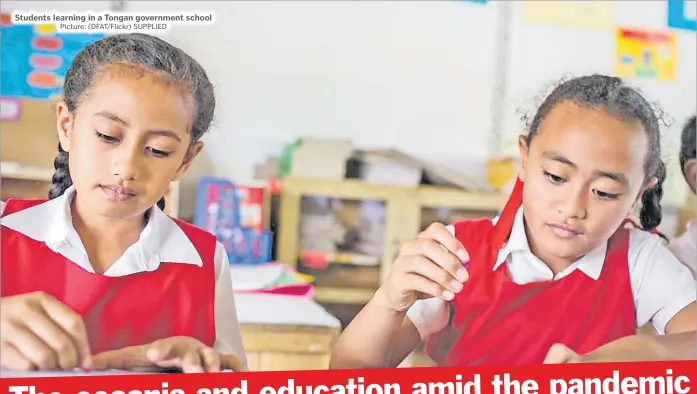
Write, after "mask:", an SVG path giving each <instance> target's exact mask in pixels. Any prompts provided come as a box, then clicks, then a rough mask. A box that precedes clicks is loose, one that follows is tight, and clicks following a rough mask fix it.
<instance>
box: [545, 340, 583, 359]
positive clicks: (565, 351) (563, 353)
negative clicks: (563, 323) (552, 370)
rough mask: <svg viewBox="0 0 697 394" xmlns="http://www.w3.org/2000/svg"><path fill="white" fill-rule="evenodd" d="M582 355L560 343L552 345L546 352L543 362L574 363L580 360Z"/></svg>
mask: <svg viewBox="0 0 697 394" xmlns="http://www.w3.org/2000/svg"><path fill="white" fill-rule="evenodd" d="M582 360H583V357H582V356H581V355H580V354H578V353H576V352H575V351H573V350H571V349H570V348H569V347H567V346H566V345H562V344H560V343H558V344H555V345H552V347H551V348H549V351H548V352H547V357H545V361H544V364H574V363H580V362H582Z"/></svg>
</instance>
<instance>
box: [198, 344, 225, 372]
mask: <svg viewBox="0 0 697 394" xmlns="http://www.w3.org/2000/svg"><path fill="white" fill-rule="evenodd" d="M199 354H200V355H201V360H202V364H203V368H204V370H205V371H206V372H220V366H221V361H220V357H218V352H216V351H215V349H213V348H210V347H203V348H200V349H199Z"/></svg>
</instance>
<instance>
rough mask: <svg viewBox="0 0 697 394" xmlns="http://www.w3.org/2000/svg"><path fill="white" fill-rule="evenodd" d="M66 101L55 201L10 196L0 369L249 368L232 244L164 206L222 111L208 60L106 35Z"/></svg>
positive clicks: (136, 38)
mask: <svg viewBox="0 0 697 394" xmlns="http://www.w3.org/2000/svg"><path fill="white" fill-rule="evenodd" d="M56 108H57V130H58V138H59V141H60V144H59V147H58V155H57V157H56V159H55V168H56V171H55V173H54V175H53V185H52V188H51V191H50V194H49V200H47V201H46V200H20V199H10V200H8V201H6V202H5V203H4V204H3V207H2V208H3V212H2V238H1V245H2V256H1V257H2V266H1V268H2V287H1V291H2V305H0V317H1V320H2V322H1V323H2V326H1V327H0V336H1V338H0V343H1V345H2V348H1V350H0V358H1V361H2V367H3V368H5V369H11V370H33V369H41V370H57V369H72V368H75V367H81V368H85V369H90V368H119V369H130V368H146V369H147V368H172V367H174V368H181V369H182V370H184V371H185V372H196V371H204V370H205V371H217V370H220V369H221V368H232V369H243V368H244V365H245V357H244V350H243V348H242V345H241V340H240V333H239V330H238V327H237V317H236V312H235V304H234V298H233V293H232V284H231V278H230V272H229V267H228V262H227V256H226V254H225V251H224V249H223V247H222V245H221V244H220V243H218V242H217V241H216V239H215V237H214V236H212V235H210V234H208V233H207V232H205V231H203V230H200V229H198V228H195V227H194V226H192V225H189V224H186V223H184V222H181V221H179V220H176V219H172V218H170V217H169V216H167V215H166V214H164V212H163V211H162V209H163V208H164V199H163V196H164V195H165V194H166V192H167V189H168V187H169V185H170V183H171V182H172V181H175V180H178V179H179V178H181V176H182V175H183V174H184V173H185V172H186V171H187V169H188V168H189V166H190V164H191V162H192V160H193V159H194V157H195V156H196V155H197V154H198V153H199V152H200V151H201V149H202V148H203V143H202V142H201V141H200V138H201V137H202V136H203V134H204V133H206V132H207V131H208V128H209V126H210V124H211V120H212V118H213V113H214V110H215V96H214V91H213V86H212V85H211V83H210V81H209V80H208V77H207V75H206V73H205V71H204V70H203V68H202V67H201V66H200V65H199V64H198V63H197V62H196V61H195V60H194V59H192V58H191V57H189V56H188V55H187V54H186V53H184V52H183V51H181V50H180V49H178V48H175V47H173V46H171V45H169V44H168V43H166V42H165V41H163V40H160V39H158V38H155V37H152V36H148V35H144V34H124V35H115V36H110V37H107V38H104V39H102V40H99V41H97V42H95V43H93V44H92V45H90V46H88V47H87V48H85V49H84V50H83V51H82V52H80V53H79V54H78V55H77V57H76V58H75V60H74V62H73V64H72V65H71V67H70V69H69V71H68V73H67V76H66V78H65V83H64V97H63V101H61V102H60V103H59V104H57V107H56Z"/></svg>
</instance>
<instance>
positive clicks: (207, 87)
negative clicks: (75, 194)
mask: <svg viewBox="0 0 697 394" xmlns="http://www.w3.org/2000/svg"><path fill="white" fill-rule="evenodd" d="M113 65H121V66H126V67H130V68H132V69H134V70H141V71H142V72H143V73H147V72H156V73H158V74H164V75H166V81H163V82H166V83H168V84H173V85H179V86H182V87H184V88H186V89H187V90H188V92H189V93H190V94H191V97H192V98H193V99H194V100H195V102H196V115H195V118H194V120H193V122H192V127H191V130H190V132H191V141H192V143H194V142H196V141H198V140H199V139H200V138H201V137H202V136H203V134H205V133H206V132H207V131H208V129H209V128H210V125H211V122H212V121H213V114H214V112H215V104H216V100H215V93H214V89H213V85H212V84H211V82H210V80H209V79H208V76H207V75H206V72H205V70H204V69H203V67H201V65H200V64H199V63H198V62H197V61H196V60H194V59H193V58H191V57H190V56H189V55H188V54H186V52H184V51H182V50H181V49H179V48H176V47H174V46H173V45H171V44H169V43H167V42H165V41H164V40H162V39H160V38H157V37H154V36H150V35H147V34H142V33H129V34H117V35H113V36H108V37H105V38H102V39H100V40H98V41H95V42H94V43H92V44H90V45H88V46H87V47H86V48H85V49H83V50H82V51H81V52H80V53H78V55H77V56H76V57H75V59H74V60H73V63H72V65H71V66H70V69H68V73H67V74H66V77H65V83H64V84H63V99H64V100H65V104H66V106H67V108H68V110H69V111H70V112H71V113H76V111H77V109H78V107H79V104H80V101H81V100H82V99H83V98H84V97H85V95H86V94H87V92H88V91H89V90H90V89H91V88H92V87H93V84H94V82H95V79H96V77H98V76H99V75H100V73H101V72H103V71H104V69H105V67H108V66H113ZM53 165H54V168H55V172H54V173H53V179H52V185H51V190H50V191H49V194H48V198H49V199H54V198H56V197H59V196H61V195H62V194H63V193H65V191H66V190H67V189H68V188H69V187H70V186H71V185H72V183H73V182H72V179H71V178H70V170H69V168H68V152H66V151H64V150H63V148H62V147H61V146H60V144H58V155H57V156H56V159H55V160H54V164H53ZM157 205H158V206H159V207H160V209H164V208H165V198H164V197H162V198H161V199H160V200H159V201H158V202H157Z"/></svg>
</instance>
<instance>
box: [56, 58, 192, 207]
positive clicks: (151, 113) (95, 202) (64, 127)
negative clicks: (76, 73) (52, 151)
mask: <svg viewBox="0 0 697 394" xmlns="http://www.w3.org/2000/svg"><path fill="white" fill-rule="evenodd" d="M110 71H111V72H108V71H107V72H105V73H103V74H102V75H101V76H100V77H98V78H96V80H95V81H94V86H93V88H92V89H91V90H89V91H88V92H87V94H86V95H85V96H84V98H83V100H82V101H81V102H80V103H79V107H78V109H77V111H76V112H77V113H74V114H71V113H69V111H68V110H67V107H66V106H65V104H64V103H61V104H59V105H58V135H59V139H60V142H61V145H62V147H63V149H64V150H66V151H67V152H68V153H69V163H70V175H71V178H72V180H73V183H74V185H75V187H76V189H77V190H78V194H79V199H80V201H81V205H85V206H87V207H89V209H90V210H91V211H94V212H96V213H98V214H100V215H102V216H105V217H110V218H114V219H119V218H120V219H125V218H130V217H135V216H137V215H142V214H143V213H144V212H145V211H146V210H148V209H149V208H151V207H152V206H153V205H154V204H155V203H156V202H157V201H158V200H159V199H160V198H161V197H162V196H164V195H165V194H166V193H167V189H168V187H169V184H170V182H171V181H173V180H177V179H179V178H180V177H181V176H182V175H183V174H184V172H185V171H186V170H187V169H188V167H189V163H190V162H191V160H192V159H193V157H194V156H195V155H196V154H197V153H198V152H199V151H200V150H201V148H202V143H201V142H197V143H196V144H194V145H193V146H191V136H190V134H189V130H190V128H191V122H192V120H193V116H194V110H195V107H194V103H193V102H192V101H191V98H190V97H189V95H188V94H186V93H185V92H184V91H183V90H182V89H181V88H179V87H177V86H173V85H167V84H165V83H163V82H162V80H158V79H156V76H155V75H153V74H148V73H145V74H143V73H142V72H139V71H137V70H128V69H121V68H119V69H112V70H110Z"/></svg>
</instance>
